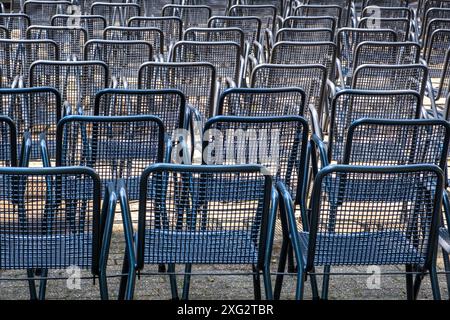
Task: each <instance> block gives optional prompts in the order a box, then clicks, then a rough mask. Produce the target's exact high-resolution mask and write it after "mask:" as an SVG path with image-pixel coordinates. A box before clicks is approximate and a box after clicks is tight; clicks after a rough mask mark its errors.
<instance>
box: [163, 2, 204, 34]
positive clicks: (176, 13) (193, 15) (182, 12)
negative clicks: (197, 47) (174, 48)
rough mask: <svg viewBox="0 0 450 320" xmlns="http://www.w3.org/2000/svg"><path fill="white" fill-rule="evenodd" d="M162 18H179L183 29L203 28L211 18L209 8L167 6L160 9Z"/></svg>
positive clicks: (199, 6)
mask: <svg viewBox="0 0 450 320" xmlns="http://www.w3.org/2000/svg"><path fill="white" fill-rule="evenodd" d="M162 16H163V17H179V18H180V19H181V20H182V21H183V27H184V29H188V28H192V27H197V28H204V27H206V26H207V24H208V20H209V18H211V16H212V11H211V8H210V7H208V6H205V5H177V4H168V5H165V6H164V7H163V8H162Z"/></svg>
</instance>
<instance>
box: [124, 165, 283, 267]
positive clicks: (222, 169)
mask: <svg viewBox="0 0 450 320" xmlns="http://www.w3.org/2000/svg"><path fill="white" fill-rule="evenodd" d="M263 170H264V169H263V168H262V167H261V166H257V165H241V166H198V165H191V166H187V165H169V164H158V165H154V166H151V167H149V168H148V169H147V170H145V172H144V173H143V175H142V177H141V186H142V187H141V190H140V191H141V192H140V199H139V224H138V236H137V239H138V240H137V269H142V268H143V266H144V264H159V263H176V264H178V263H181V264H184V263H194V264H197V263H199V264H203V263H216V264H217V263H218V264H253V265H256V266H257V267H258V268H261V267H262V266H263V265H264V251H265V250H267V243H268V242H270V241H268V240H269V239H271V233H272V230H270V229H271V228H272V221H273V218H274V210H273V208H272V210H271V208H270V203H271V201H270V198H271V196H270V195H271V189H272V178H271V176H270V175H264V174H263V173H262V171H263ZM123 194H124V193H123V192H122V193H121V195H123ZM171 195H174V196H171ZM125 200H126V199H125ZM121 202H124V201H123V198H122V199H121ZM124 207H125V208H126V207H127V206H124ZM224 207H226V208H227V210H226V211H224V210H223V208H224ZM244 208H245V210H243V209H244ZM182 248H183V249H182Z"/></svg>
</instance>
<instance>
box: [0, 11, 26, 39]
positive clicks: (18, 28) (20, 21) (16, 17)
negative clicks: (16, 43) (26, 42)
mask: <svg viewBox="0 0 450 320" xmlns="http://www.w3.org/2000/svg"><path fill="white" fill-rule="evenodd" d="M0 25H1V26H4V27H5V28H6V29H8V30H9V33H10V37H11V39H25V37H26V31H27V29H28V27H29V26H30V25H31V19H30V17H29V16H28V15H26V14H24V13H0Z"/></svg>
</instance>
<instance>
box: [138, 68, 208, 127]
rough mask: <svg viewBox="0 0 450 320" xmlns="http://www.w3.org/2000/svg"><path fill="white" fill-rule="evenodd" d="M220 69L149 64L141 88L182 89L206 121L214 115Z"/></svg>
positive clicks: (140, 79) (141, 80) (143, 70)
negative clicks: (217, 78)
mask: <svg viewBox="0 0 450 320" xmlns="http://www.w3.org/2000/svg"><path fill="white" fill-rule="evenodd" d="M215 87H216V69H215V68H214V66H213V65H212V64H210V63H207V62H191V63H184V62H148V63H145V64H143V65H142V66H141V68H140V69H139V83H138V88H139V89H154V90H163V89H178V90H180V91H181V92H183V94H184V95H185V97H186V103H188V104H189V105H190V106H192V107H194V108H196V109H197V110H198V111H199V112H200V114H201V115H202V116H203V117H204V119H209V118H210V117H212V116H213V115H214V112H215V110H214V101H215Z"/></svg>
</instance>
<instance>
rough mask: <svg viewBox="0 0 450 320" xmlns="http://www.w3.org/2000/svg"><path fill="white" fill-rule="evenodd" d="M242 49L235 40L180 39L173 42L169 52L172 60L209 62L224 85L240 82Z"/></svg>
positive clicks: (238, 83)
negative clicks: (197, 40)
mask: <svg viewBox="0 0 450 320" xmlns="http://www.w3.org/2000/svg"><path fill="white" fill-rule="evenodd" d="M241 57H242V51H241V47H240V45H239V43H235V42H195V41H180V42H178V43H176V44H175V46H174V47H173V50H172V53H171V56H170V58H171V61H173V62H209V63H211V64H212V65H213V66H214V67H215V68H216V76H217V79H218V81H219V82H220V83H221V84H222V85H224V86H226V83H227V82H234V83H235V84H237V86H239V85H240V82H241Z"/></svg>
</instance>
